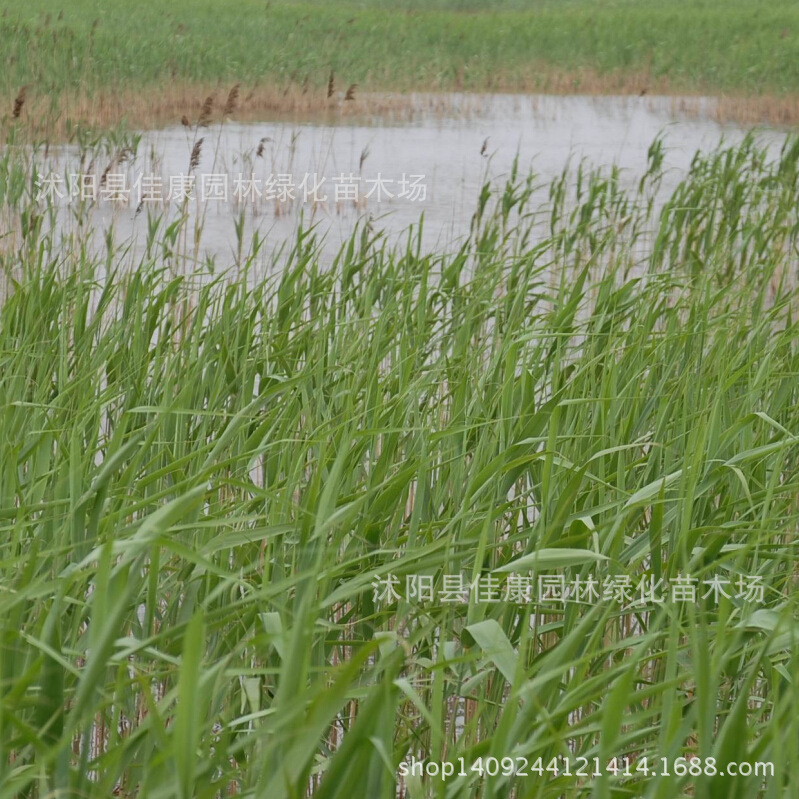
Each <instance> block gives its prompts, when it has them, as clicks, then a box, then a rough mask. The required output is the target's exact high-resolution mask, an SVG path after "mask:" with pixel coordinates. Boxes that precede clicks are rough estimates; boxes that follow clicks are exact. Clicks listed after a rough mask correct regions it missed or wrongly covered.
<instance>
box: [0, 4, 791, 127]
mask: <svg viewBox="0 0 799 799" xmlns="http://www.w3.org/2000/svg"><path fill="white" fill-rule="evenodd" d="M797 48H799V10H797V7H796V4H795V3H793V2H791V1H790V0H778V1H777V2H768V3H767V2H765V0H726V2H719V1H717V0H713V2H708V3H704V4H702V5H701V6H697V4H696V3H695V2H689V0H672V2H670V3H667V4H663V3H659V2H656V0H634V1H633V0H620V2H617V3H612V4H601V5H597V4H596V3H593V2H589V1H588V0H568V2H554V1H553V0H539V2H536V3H521V2H517V0H512V1H508V0H498V1H497V2H494V3H491V4H490V5H489V6H488V7H487V6H485V4H474V3H464V2H460V1H459V0H441V2H435V3H419V2H417V0H403V2H401V3H397V2H392V3H390V4H389V3H384V2H378V1H377V0H367V1H366V2H363V1H362V2H350V1H349V0H335V2H329V1H328V2H313V1H312V0H305V1H304V2H295V1H292V0H271V2H263V1H262V0H242V2H240V3H239V4H238V5H237V7H236V9H235V12H231V13H220V11H219V5H218V3H216V2H213V0H192V1H191V2H177V3H171V4H170V6H169V8H168V9H167V10H164V9H163V7H162V6H161V5H160V4H158V3H154V2H152V0H142V1H141V2H138V3H135V4H127V5H126V4H122V3H113V4H112V5H111V6H109V8H108V9H102V10H101V9H98V6H97V4H96V3H94V2H92V0H73V1H72V2H70V3H68V4H63V3H58V2H56V0H30V2H26V3H24V4H16V5H12V6H11V7H9V8H8V9H7V10H6V11H5V13H3V14H2V16H0V60H2V62H3V64H4V65H5V68H4V71H3V74H2V76H0V99H3V98H4V99H5V102H4V103H3V104H2V108H3V109H6V108H7V109H8V111H5V110H2V111H0V115H3V116H5V114H7V113H8V114H10V113H11V110H12V107H13V101H14V98H16V97H17V96H18V92H19V90H20V87H22V86H27V87H28V93H29V100H28V102H29V103H30V106H29V109H28V112H27V113H25V114H24V116H25V118H26V119H28V121H30V122H33V121H34V120H38V122H39V124H40V125H43V124H44V122H45V120H46V121H47V123H48V125H49V126H50V127H51V128H53V127H55V128H57V127H58V126H62V127H63V126H64V124H65V120H66V119H70V120H71V121H72V123H73V124H74V123H76V122H79V121H80V122H84V123H91V124H95V125H112V126H113V125H115V124H118V123H119V122H121V121H123V120H125V119H126V120H127V121H128V123H129V124H131V125H137V126H139V127H141V126H144V125H150V124H163V123H165V122H170V121H171V122H174V121H177V120H179V119H180V118H181V116H182V115H183V114H186V113H189V109H190V108H191V107H192V106H193V105H194V104H195V103H196V102H197V97H204V96H205V94H204V90H205V88H207V87H211V88H215V89H220V88H221V87H225V88H227V87H229V86H230V85H231V84H233V83H235V82H239V83H240V84H241V86H242V98H241V100H242V102H241V108H242V109H244V108H246V107H247V106H248V103H249V106H250V108H251V109H252V110H253V111H257V112H265V111H270V112H273V111H274V112H279V113H283V114H292V113H296V112H299V111H302V112H305V113H307V112H309V111H313V112H318V111H324V110H325V107H326V105H327V103H328V102H329V100H331V99H343V98H344V97H345V96H346V92H347V88H348V87H349V86H352V85H353V84H357V85H358V87H359V89H360V91H359V93H358V95H356V96H355V97H354V102H353V103H352V105H353V106H355V105H357V104H358V102H359V100H360V92H361V91H362V92H364V93H379V92H387V91H391V92H403V93H405V92H410V91H426V92H447V91H466V92H488V91H504V92H527V93H531V92H549V93H570V94H573V93H580V94H619V93H622V94H630V95H639V94H641V93H647V94H672V95H686V94H687V95H693V96H704V95H723V96H725V97H729V98H731V99H732V102H731V103H730V104H729V105H728V106H727V113H729V114H734V115H735V118H740V119H741V121H749V120H750V119H751V117H752V114H753V109H754V111H755V116H756V117H757V118H758V121H762V120H763V113H766V114H767V115H768V116H767V118H769V119H774V118H777V119H779V120H780V121H781V123H784V124H795V123H796V121H797V110H796V105H797V104H796V97H797V89H796V87H797V86H798V85H799V66H797V65H799V51H798V49H797ZM332 75H335V77H336V80H335V81H333V83H334V84H335V93H332V92H331V89H330V78H331V76H332ZM251 92H252V94H253V96H252V98H251V99H250V100H249V101H247V96H248V95H249V94H250V93H251ZM761 98H765V99H761ZM775 106H776V107H777V110H776V111H775V110H774V107H775ZM355 111H356V109H355V108H354V107H353V108H345V109H344V111H343V112H344V113H355ZM739 115H740V116H739Z"/></svg>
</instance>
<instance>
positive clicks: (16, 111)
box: [11, 86, 28, 119]
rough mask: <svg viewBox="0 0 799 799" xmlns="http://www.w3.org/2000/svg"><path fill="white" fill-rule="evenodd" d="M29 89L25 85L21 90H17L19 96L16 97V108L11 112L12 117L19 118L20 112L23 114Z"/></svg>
mask: <svg viewBox="0 0 799 799" xmlns="http://www.w3.org/2000/svg"><path fill="white" fill-rule="evenodd" d="M27 91H28V89H27V87H26V86H23V87H22V88H21V89H20V90H19V92H17V96H16V97H15V98H14V108H13V110H12V112H11V118H12V119H19V117H20V114H22V107H23V106H24V105H25V95H26V94H27Z"/></svg>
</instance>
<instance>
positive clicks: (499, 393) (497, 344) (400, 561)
mask: <svg viewBox="0 0 799 799" xmlns="http://www.w3.org/2000/svg"><path fill="white" fill-rule="evenodd" d="M659 162H660V157H659V147H658V145H657V144H656V145H655V146H653V149H652V152H651V163H650V167H651V168H650V172H649V174H648V176H647V178H646V179H645V180H644V181H643V182H642V184H641V187H640V190H639V191H638V192H632V193H628V192H624V191H623V190H622V189H621V187H620V182H619V176H618V175H617V174H616V173H614V172H612V171H610V172H608V171H599V172H592V171H589V170H586V169H582V170H580V172H579V174H578V175H576V176H574V175H572V176H570V177H569V178H567V177H566V176H564V179H563V180H561V181H556V182H555V183H554V184H553V186H552V190H551V192H550V200H549V202H548V203H547V204H546V206H545V207H543V208H532V207H529V203H530V189H531V183H530V182H529V181H525V180H522V179H520V178H519V177H518V176H514V178H513V179H512V181H511V182H510V183H509V184H508V186H507V187H506V188H505V190H504V191H503V192H500V193H499V194H498V195H493V196H492V195H491V194H490V191H489V190H488V189H486V192H484V194H483V195H482V197H481V199H480V202H479V205H478V207H477V211H476V213H475V218H474V222H473V226H472V233H471V235H470V237H469V239H468V241H467V242H465V243H464V244H463V246H462V247H461V248H460V249H459V250H457V251H456V252H453V253H449V254H446V253H440V254H425V253H424V251H423V250H422V249H421V246H420V241H421V238H420V237H419V236H417V235H415V234H414V233H411V234H410V235H409V237H408V241H407V245H406V246H403V247H394V248H392V247H389V246H387V244H386V243H385V241H384V239H383V238H382V237H381V235H380V233H379V232H375V231H373V230H371V229H370V227H368V226H365V227H363V228H362V229H361V230H359V231H358V232H357V233H356V234H355V235H353V237H352V239H351V240H350V241H349V242H348V243H347V244H346V245H345V246H344V247H343V248H342V250H341V251H340V253H339V254H338V256H337V257H336V259H335V261H334V262H333V263H332V264H329V263H328V264H325V263H323V262H322V261H321V260H320V258H319V257H318V242H317V241H316V240H315V238H314V235H313V233H312V232H309V231H299V232H298V234H297V237H296V240H295V242H294V244H293V248H292V250H291V252H290V253H289V254H288V255H287V257H286V262H285V263H284V264H283V268H282V269H281V270H280V271H279V272H276V273H274V274H271V275H257V274H254V273H253V271H252V267H248V266H247V264H245V265H244V267H243V268H242V269H241V270H240V271H238V272H235V273H229V274H226V275H224V276H222V277H219V276H217V277H215V278H208V277H205V278H203V279H202V280H194V279H192V277H191V276H181V275H178V274H177V273H176V270H174V269H173V268H172V265H171V262H169V261H168V260H165V258H164V257H163V256H162V255H161V254H160V252H159V250H158V248H155V249H154V250H153V253H152V255H151V256H148V257H145V258H144V259H143V260H142V261H141V262H140V263H139V264H137V268H136V269H134V270H129V269H122V268H121V266H120V264H121V263H122V256H121V253H120V252H117V251H115V250H114V249H113V248H112V249H111V250H110V251H109V252H108V253H107V254H106V255H105V256H97V257H94V256H92V255H91V252H92V250H91V248H89V247H88V246H86V241H85V240H81V239H80V238H73V239H71V240H60V239H59V237H58V235H57V232H56V231H54V230H53V228H52V227H51V225H52V218H51V217H50V211H49V210H48V209H47V208H42V207H37V206H35V204H34V203H33V201H32V200H31V199H30V195H31V193H32V191H33V190H32V188H31V186H32V180H31V177H30V175H29V172H28V162H27V160H18V156H16V155H15V154H14V152H13V151H11V150H7V151H6V153H5V155H4V159H3V161H2V163H0V204H2V213H3V214H4V218H5V219H6V220H7V226H6V229H7V230H9V231H13V233H9V235H8V236H6V237H5V238H4V239H0V263H2V274H3V276H4V284H3V292H4V299H3V301H2V306H1V307H0V529H1V530H2V538H1V539H0V540H2V544H1V545H0V569H2V582H1V583H0V620H1V621H0V631H1V632H0V751H1V752H2V757H0V797H21V796H25V797H34V796H38V797H44V796H97V797H101V796H109V795H111V794H112V793H115V794H116V795H121V796H139V797H145V796H146V797H175V796H177V797H195V796H196V797H217V796H229V795H242V796H254V797H255V796H257V797H269V798H270V799H272V797H297V796H304V795H307V794H309V793H310V792H311V791H312V790H313V792H314V795H315V796H319V797H323V798H324V799H328V798H330V799H332V798H334V797H348V799H352V798H353V797H363V798H364V799H374V797H388V796H393V795H394V793H395V790H397V784H396V774H397V769H398V765H399V763H400V761H401V760H403V759H404V758H405V757H406V756H410V755H411V754H413V755H414V756H416V757H419V758H422V757H424V758H431V759H434V760H441V759H447V760H451V761H454V760H456V759H457V758H458V757H460V756H462V757H464V758H465V760H466V762H467V763H471V762H472V761H473V760H474V759H476V758H477V757H478V756H484V757H485V756H489V755H495V756H497V757H503V756H508V755H510V756H514V757H515V756H520V757H521V756H523V757H526V758H528V759H529V760H530V762H533V761H534V760H535V759H536V758H538V757H542V758H543V761H544V763H548V762H549V761H550V760H551V759H552V758H553V757H556V756H558V755H571V756H572V757H575V756H578V755H581V756H585V757H587V758H593V757H595V756H596V757H599V758H601V759H602V760H603V762H604V761H606V760H607V759H608V758H610V757H612V756H619V757H621V756H624V755H627V756H629V757H630V758H631V759H632V760H633V761H640V759H641V758H642V757H644V756H647V755H648V756H650V757H651V758H654V757H655V756H656V755H657V756H663V757H669V758H674V757H677V756H679V755H683V754H685V753H696V754H699V755H701V756H703V757H706V756H715V757H716V758H718V759H719V761H720V762H721V761H726V760H747V759H750V760H754V759H757V760H763V761H765V760H771V761H773V762H774V763H775V768H776V776H775V778H773V779H772V780H770V781H769V782H768V786H767V787H763V786H761V784H760V781H759V780H758V779H755V778H737V779H735V780H733V779H731V778H721V777H718V778H715V779H710V778H705V777H702V778H700V779H698V780H695V779H694V778H691V777H677V776H670V777H661V778H658V779H649V780H647V779H644V778H643V777H641V776H640V775H636V774H633V776H632V777H630V778H619V779H618V780H614V779H612V778H609V777H608V778H602V779H598V780H593V781H592V780H584V779H580V778H576V777H571V778H568V777H563V776H561V777H559V778H558V779H554V778H550V777H549V775H547V774H545V775H544V777H542V778H537V777H532V778H530V777H528V778H526V779H522V778H516V779H514V778H505V777H502V776H497V777H486V778H484V779H483V780H481V779H480V778H479V777H478V776H477V775H476V774H475V773H470V774H469V776H468V777H465V778H457V779H453V780H451V781H450V782H447V783H444V782H441V781H440V780H430V781H426V782H425V783H424V784H420V782H419V780H418V779H408V780H407V781H405V782H403V783H401V784H400V785H399V789H400V790H401V791H403V792H405V793H404V795H406V796H409V797H422V796H435V797H455V796H458V797H462V796H475V797H476V796H480V797H508V796H519V797H522V796H523V797H556V796H577V795H586V796H587V795H592V796H596V797H609V796H628V795H635V796H651V797H673V796H678V795H692V796H703V797H722V796H723V797H742V798H743V797H752V796H759V795H763V796H783V795H791V794H792V793H793V792H795V791H796V790H797V786H799V749H797V747H796V741H797V733H798V732H799V730H798V729H797V718H799V694H797V688H796V674H797V673H799V671H798V670H797V667H798V666H799V664H797V660H796V654H795V653H796V649H795V643H796V642H795V638H796V636H797V634H799V629H797V622H796V612H797V608H796V599H797V590H796V566H795V547H796V530H797V520H798V517H799V510H798V508H797V490H798V489H799V470H798V469H797V457H799V438H798V437H797V436H799V381H797V375H798V374H799V353H797V336H796V333H795V322H794V319H795V314H796V311H797V301H798V300H799V295H797V291H796V269H797V260H798V259H797V249H796V247H797V240H798V237H799V228H798V227H797V220H796V213H795V208H796V202H797V192H798V189H799V187H798V185H797V169H798V168H799V146H797V144H796V143H795V142H793V143H789V144H787V145H786V148H785V150H784V151H783V153H782V154H781V155H779V156H778V157H776V159H771V158H769V156H768V155H767V153H765V152H763V151H761V150H760V149H759V148H758V147H757V145H756V144H755V143H754V142H753V141H752V140H748V141H747V142H745V143H744V144H743V145H742V146H741V147H740V148H735V149H729V150H721V151H718V152H715V153H711V154H708V155H707V156H697V158H696V159H695V161H694V164H693V166H692V169H691V172H690V174H689V175H688V176H687V177H686V179H685V180H684V182H683V183H682V184H681V185H680V186H679V187H678V189H677V190H676V191H675V192H674V194H673V196H672V197H671V198H669V199H667V201H666V203H665V205H663V206H661V205H659V204H658V202H656V201H655V199H654V198H655V196H656V190H657V186H658V183H659V179H660V173H659ZM559 550H568V552H560V553H559ZM534 553H538V555H539V557H540V558H545V559H546V560H545V562H546V563H548V564H549V566H550V568H548V569H546V571H552V572H558V573H561V574H564V575H566V576H567V577H569V578H573V577H575V576H582V577H587V576H588V575H589V574H595V575H598V576H600V577H602V576H606V575H616V576H624V575H629V576H631V577H636V578H637V577H639V576H640V575H642V574H652V575H655V576H665V577H667V578H668V577H673V576H675V575H677V574H680V573H682V574H687V573H690V574H691V575H695V576H697V577H698V578H700V579H705V578H708V577H711V576H713V575H714V574H720V575H723V576H726V577H727V578H728V579H730V580H733V581H734V580H735V579H736V577H737V576H740V575H757V576H760V577H762V580H763V583H764V585H765V587H766V590H765V597H764V602H763V603H762V604H761V603H757V602H746V601H743V600H738V599H724V598H722V599H721V601H720V602H719V604H718V605H716V604H713V603H711V602H710V601H709V600H698V601H697V602H696V603H690V604H674V603H666V604H664V605H662V606H661V605H653V604H644V605H642V606H640V607H638V608H636V609H635V610H634V611H632V610H629V609H625V608H622V607H621V606H619V604H618V603H615V602H613V601H607V602H597V603H580V602H570V603H568V604H567V606H566V607H565V608H563V607H561V608H558V607H551V606H550V607H547V606H542V605H538V604H530V605H514V604H510V603H508V602H504V601H498V602H495V603H485V602H477V601H474V599H472V600H471V601H470V602H469V603H468V604H463V605H461V604H441V603H436V602H432V603H431V602H427V603H422V604H417V603H413V602H408V601H406V600H404V599H402V600H401V601H400V602H399V603H398V604H397V605H387V604H385V603H380V602H375V601H374V597H373V589H372V583H373V581H374V580H375V579H376V578H377V577H386V576H387V575H388V574H389V573H393V574H396V575H397V576H398V577H399V578H401V579H403V580H404V578H405V577H406V576H407V575H417V574H422V575H427V576H431V577H432V578H433V579H434V581H435V583H436V584H437V585H439V586H440V583H441V580H442V576H443V575H444V574H457V573H462V574H464V575H466V577H467V578H468V579H469V580H472V579H475V578H479V577H481V576H486V575H492V574H494V575H495V576H502V575H503V574H504V572H502V571H498V570H502V569H507V568H517V569H518V570H519V571H526V572H527V573H528V574H530V573H532V574H535V573H537V572H536V571H533V572H531V571H530V569H529V567H524V566H520V567H513V566H512V565H511V564H513V563H514V562H516V561H518V560H519V559H520V558H523V557H524V556H526V555H531V554H534ZM536 568H540V563H539V564H538V567H536V566H535V564H534V565H533V569H534V570H535V569H536ZM401 590H402V591H404V588H401Z"/></svg>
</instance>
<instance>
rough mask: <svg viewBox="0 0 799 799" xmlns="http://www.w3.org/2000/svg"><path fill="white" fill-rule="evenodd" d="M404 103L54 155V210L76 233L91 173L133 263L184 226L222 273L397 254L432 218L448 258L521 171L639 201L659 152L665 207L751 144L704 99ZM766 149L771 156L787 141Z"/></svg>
mask: <svg viewBox="0 0 799 799" xmlns="http://www.w3.org/2000/svg"><path fill="white" fill-rule="evenodd" d="M405 102H406V105H405V106H404V108H405V112H404V113H401V114H397V115H395V116H392V117H382V118H380V117H369V118H358V119H353V118H350V117H345V116H338V115H336V114H335V113H333V114H331V115H329V116H326V117H324V118H320V119H313V120H306V121H286V120H282V121H271V122H270V121H263V122H248V123H240V122H233V121H229V120H228V121H222V122H218V123H215V124H212V125H210V126H209V127H206V128H196V127H191V126H187V127H184V126H182V125H178V126H174V127H168V128H165V129H161V130H152V131H143V132H140V133H139V134H137V137H136V146H135V148H134V150H133V151H132V152H131V151H128V152H124V153H122V154H121V155H120V152H119V151H118V152H114V151H113V150H112V149H108V150H107V152H105V153H103V154H102V155H94V156H93V157H92V159H91V161H89V162H88V163H87V156H86V154H85V152H84V155H83V158H82V159H81V157H80V154H79V151H78V148H77V147H75V146H66V147H63V148H60V149H57V150H51V151H50V152H49V154H48V160H49V167H50V168H51V169H52V170H53V175H57V176H63V177H64V179H65V182H64V185H63V188H62V193H63V194H65V195H66V196H65V197H62V198H59V199H58V200H57V202H58V204H59V207H63V208H64V210H65V214H64V217H63V218H64V219H65V220H68V219H71V218H74V216H75V215H74V214H71V215H70V214H69V213H66V211H67V209H68V207H69V206H70V205H71V204H74V203H75V202H76V199H75V198H74V197H72V198H70V196H69V195H68V191H69V189H68V185H69V180H70V178H69V175H73V177H72V179H71V180H72V182H73V191H74V190H75V188H74V181H75V179H76V178H75V177H74V175H76V174H86V173H87V172H93V173H94V181H95V184H94V187H93V189H92V190H93V191H94V193H95V198H96V201H95V202H92V203H90V204H89V211H88V216H87V218H88V220H89V224H90V226H91V227H93V228H94V229H95V230H96V232H97V233H98V240H99V241H105V240H107V236H108V234H109V232H112V234H113V238H114V240H115V241H117V242H119V243H126V244H129V245H130V252H131V253H139V252H141V251H142V249H143V248H144V247H145V243H146V240H147V237H148V232H149V233H150V235H152V231H153V229H154V227H153V226H154V224H155V221H156V220H158V224H159V227H160V229H161V230H164V229H166V227H167V226H168V225H169V224H170V223H171V222H173V221H174V220H176V219H177V218H179V217H180V216H181V214H185V215H186V216H187V217H188V225H187V227H188V229H190V230H191V234H190V238H191V244H190V246H188V247H187V250H191V251H192V252H193V257H194V258H196V259H197V260H199V261H202V260H206V261H207V259H208V258H209V257H213V258H215V259H216V260H217V261H218V262H219V263H220V264H224V265H229V264H230V263H231V259H233V261H234V262H235V261H238V260H240V259H241V258H243V257H246V255H247V253H249V252H251V249H252V242H253V237H254V236H256V237H257V241H258V242H259V245H258V248H259V249H258V255H257V259H256V260H263V261H264V263H266V262H268V261H270V260H272V259H274V257H275V253H277V252H279V251H280V248H281V247H284V246H285V244H286V242H287V241H289V242H290V241H291V239H292V238H293V237H294V235H295V231H296V229H297V224H298V222H299V221H300V220H302V222H303V224H304V225H305V226H309V225H315V226H316V232H317V233H318V235H319V236H320V237H321V238H323V239H324V249H325V250H326V251H328V252H330V253H332V252H335V250H336V249H337V248H338V247H339V245H340V244H341V242H342V241H343V240H345V239H346V238H347V237H348V236H349V235H350V234H351V232H352V230H353V228H354V227H355V225H356V224H357V223H358V222H359V221H361V222H362V223H363V222H364V221H365V220H371V224H372V225H374V226H376V227H379V228H380V229H382V230H385V231H386V232H387V235H388V237H389V238H391V237H392V236H393V237H396V236H400V235H404V232H405V231H406V230H407V229H408V227H409V226H410V225H412V224H417V223H418V222H419V220H420V217H421V215H422V214H423V215H424V226H423V246H424V247H425V248H429V249H433V248H436V249H439V250H441V249H446V248H452V247H454V246H456V245H457V242H458V241H459V240H460V239H461V238H462V237H463V236H464V235H466V234H467V233H468V230H469V224H470V220H471V219H472V216H473V214H474V211H475V208H476V206H477V202H478V197H479V195H480V191H481V188H482V187H483V186H484V184H486V182H489V183H491V184H492V185H494V186H502V185H503V184H504V182H505V181H506V180H507V179H508V177H509V175H510V174H511V170H512V169H513V165H514V162H516V163H517V164H518V172H519V174H520V175H521V176H526V175H528V174H530V173H532V174H534V175H535V185H536V186H537V187H538V189H537V191H538V192H540V195H541V198H542V199H545V198H546V196H547V187H548V185H549V183H550V182H551V180H552V179H553V178H556V177H558V176H560V175H561V174H562V173H563V170H564V169H565V168H566V167H567V166H569V167H570V168H571V169H572V170H576V169H577V167H578V166H579V164H580V163H581V162H582V163H584V164H586V165H591V166H602V167H604V168H610V167H611V166H616V167H618V168H619V170H620V175H621V183H622V185H628V186H630V187H633V186H634V185H636V184H637V182H638V180H639V179H640V177H641V176H642V174H643V173H644V172H645V171H646V168H647V154H648V152H649V149H650V147H651V145H652V143H653V141H655V139H656V138H657V137H659V136H660V137H662V140H663V142H664V152H665V161H664V168H665V170H666V171H665V176H664V179H663V190H664V191H668V189H669V187H673V186H674V185H676V183H677V182H678V181H679V180H680V178H681V177H682V176H683V175H684V174H685V172H686V170H687V169H688V167H689V165H690V162H691V159H692V157H693V156H694V154H695V153H696V152H697V151H698V150H709V149H712V148H714V147H716V146H718V145H719V144H720V143H721V142H727V143H735V142H737V141H740V140H741V139H742V138H743V137H744V136H745V135H746V133H747V129H745V128H742V127H739V126H736V125H734V124H723V123H721V122H719V121H718V120H717V119H716V117H715V116H714V113H713V101H712V100H702V99H692V100H680V99H679V98H677V99H675V98H658V97H624V98H620V97H581V96H570V97H562V96H526V95H525V96H521V95H512V96H509V95H478V96H474V95H471V96H467V95H447V96H432V95H419V96H415V97H411V98H406V101H405ZM758 136H759V137H761V139H762V140H763V141H764V142H765V143H766V145H767V146H771V147H775V148H776V147H778V146H779V145H780V144H781V143H782V142H783V141H784V136H785V134H784V133H783V132H781V131H779V130H773V129H772V130H762V131H759V132H758ZM200 139H202V143H201V144H200V145H198V141H199V140H200ZM193 152H194V155H195V158H194V163H191V160H192V153H193ZM120 174H121V175H124V179H123V178H120V177H119V175H120ZM187 175H190V176H193V177H189V178H187V177H186V176H187ZM186 194H188V195H191V196H190V198H189V199H188V200H184V199H183V197H184V196H185V195H186ZM292 195H293V196H292ZM367 195H368V196H367ZM143 198H144V199H143ZM68 224H69V223H67V222H65V229H66V227H67V226H68Z"/></svg>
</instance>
